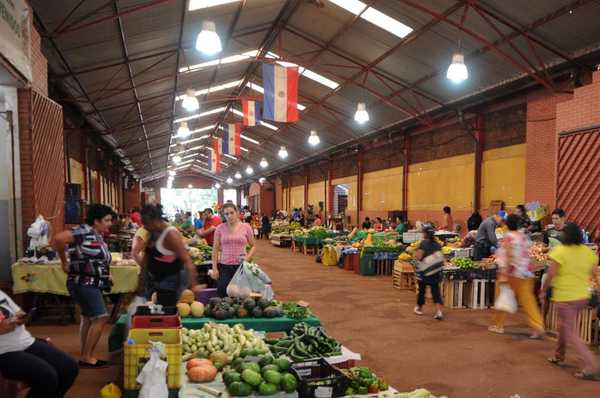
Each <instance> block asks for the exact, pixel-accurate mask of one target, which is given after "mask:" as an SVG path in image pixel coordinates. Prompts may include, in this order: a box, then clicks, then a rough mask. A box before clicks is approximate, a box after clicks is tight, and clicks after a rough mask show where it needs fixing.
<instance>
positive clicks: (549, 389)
mask: <svg viewBox="0 0 600 398" xmlns="http://www.w3.org/2000/svg"><path fill="white" fill-rule="evenodd" d="M258 245H259V248H258V251H257V253H258V259H257V261H258V263H259V264H260V265H261V266H262V267H263V268H264V269H265V271H267V272H268V273H269V275H270V276H271V278H272V279H273V287H274V290H275V293H276V295H277V298H278V299H281V300H305V301H308V302H310V304H311V308H312V310H313V312H315V314H316V315H317V316H319V317H320V318H321V320H322V322H323V324H324V326H325V327H326V328H327V331H328V332H329V334H331V335H332V336H334V337H335V338H337V339H338V340H339V341H340V342H341V343H342V344H344V345H346V346H348V347H349V348H350V349H352V350H353V351H356V352H360V353H361V354H362V355H363V361H362V363H363V364H364V365H366V366H369V367H371V368H372V369H373V370H374V371H375V372H377V373H379V374H380V375H381V376H382V377H384V378H385V380H386V381H388V382H389V383H390V384H391V385H393V386H394V387H397V388H398V389H400V390H405V391H411V390H412V389H414V388H417V387H425V388H427V389H429V390H430V391H432V392H433V393H435V394H436V395H447V396H448V397H451V398H463V397H473V398H475V397H477V398H483V397H494V398H495V397H498V398H508V397H510V396H511V395H512V394H516V393H518V394H520V395H521V397H527V398H537V397H539V398H542V397H544V398H548V397H552V398H558V397H574V396H580V397H594V396H598V391H599V389H600V383H595V382H586V381H578V380H576V379H575V378H574V377H573V376H572V373H574V372H575V371H576V369H575V368H574V367H573V366H572V365H574V362H573V361H574V357H573V355H572V354H571V355H570V356H569V354H567V355H568V358H567V361H568V364H569V365H571V366H569V367H568V368H564V369H560V368H555V367H553V366H552V365H550V364H548V363H547V362H546V357H547V356H550V355H551V353H552V352H553V348H554V342H553V341H532V340H529V339H528V338H527V331H528V330H527V328H526V324H525V322H524V320H523V319H522V318H520V317H510V318H509V323H508V324H507V329H508V332H512V331H514V332H515V333H507V334H506V335H504V336H499V335H492V334H491V333H489V332H488V331H487V326H488V322H489V320H490V317H491V311H470V310H449V311H447V313H446V315H447V320H446V321H444V322H439V321H436V320H434V319H433V318H432V316H433V306H432V305H427V306H426V307H425V316H423V317H417V316H416V315H414V314H413V312H412V309H413V306H414V295H413V294H411V293H410V292H407V291H399V290H396V289H393V288H392V280H391V277H362V276H359V275H355V274H353V273H350V272H348V271H343V270H341V269H339V268H337V267H325V266H323V265H321V264H317V263H315V261H314V257H312V256H304V255H302V254H299V253H295V254H292V253H291V252H290V250H289V249H280V248H277V247H273V246H271V245H270V244H268V243H267V242H266V241H261V242H259V244H258Z"/></svg>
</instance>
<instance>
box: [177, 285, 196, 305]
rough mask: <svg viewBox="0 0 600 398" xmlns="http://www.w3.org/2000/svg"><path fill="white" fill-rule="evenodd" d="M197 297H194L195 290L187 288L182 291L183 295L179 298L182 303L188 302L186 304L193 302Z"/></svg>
mask: <svg viewBox="0 0 600 398" xmlns="http://www.w3.org/2000/svg"><path fill="white" fill-rule="evenodd" d="M195 299H196V297H194V292H192V291H191V290H190V289H185V290H184V291H183V292H182V293H181V297H180V298H179V302H180V303H186V304H192V303H193V302H194V300H195Z"/></svg>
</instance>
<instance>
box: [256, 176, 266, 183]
mask: <svg viewBox="0 0 600 398" xmlns="http://www.w3.org/2000/svg"><path fill="white" fill-rule="evenodd" d="M265 181H267V179H266V178H265V177H260V178H259V179H258V182H260V183H261V184H264V183H265Z"/></svg>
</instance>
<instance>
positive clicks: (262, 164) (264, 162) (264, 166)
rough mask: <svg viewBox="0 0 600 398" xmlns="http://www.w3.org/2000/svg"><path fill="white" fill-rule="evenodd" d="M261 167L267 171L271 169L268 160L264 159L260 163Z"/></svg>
mask: <svg viewBox="0 0 600 398" xmlns="http://www.w3.org/2000/svg"><path fill="white" fill-rule="evenodd" d="M259 165H260V167H262V168H263V169H266V168H267V167H269V162H267V159H265V158H262V159H261V160H260V163H259Z"/></svg>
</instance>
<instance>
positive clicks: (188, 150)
mask: <svg viewBox="0 0 600 398" xmlns="http://www.w3.org/2000/svg"><path fill="white" fill-rule="evenodd" d="M171 146H175V145H171ZM200 148H204V145H198V146H195V147H192V148H188V149H185V150H183V151H179V152H177V153H176V154H177V155H182V154H184V153H187V152H191V151H195V150H197V149H200Z"/></svg>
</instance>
